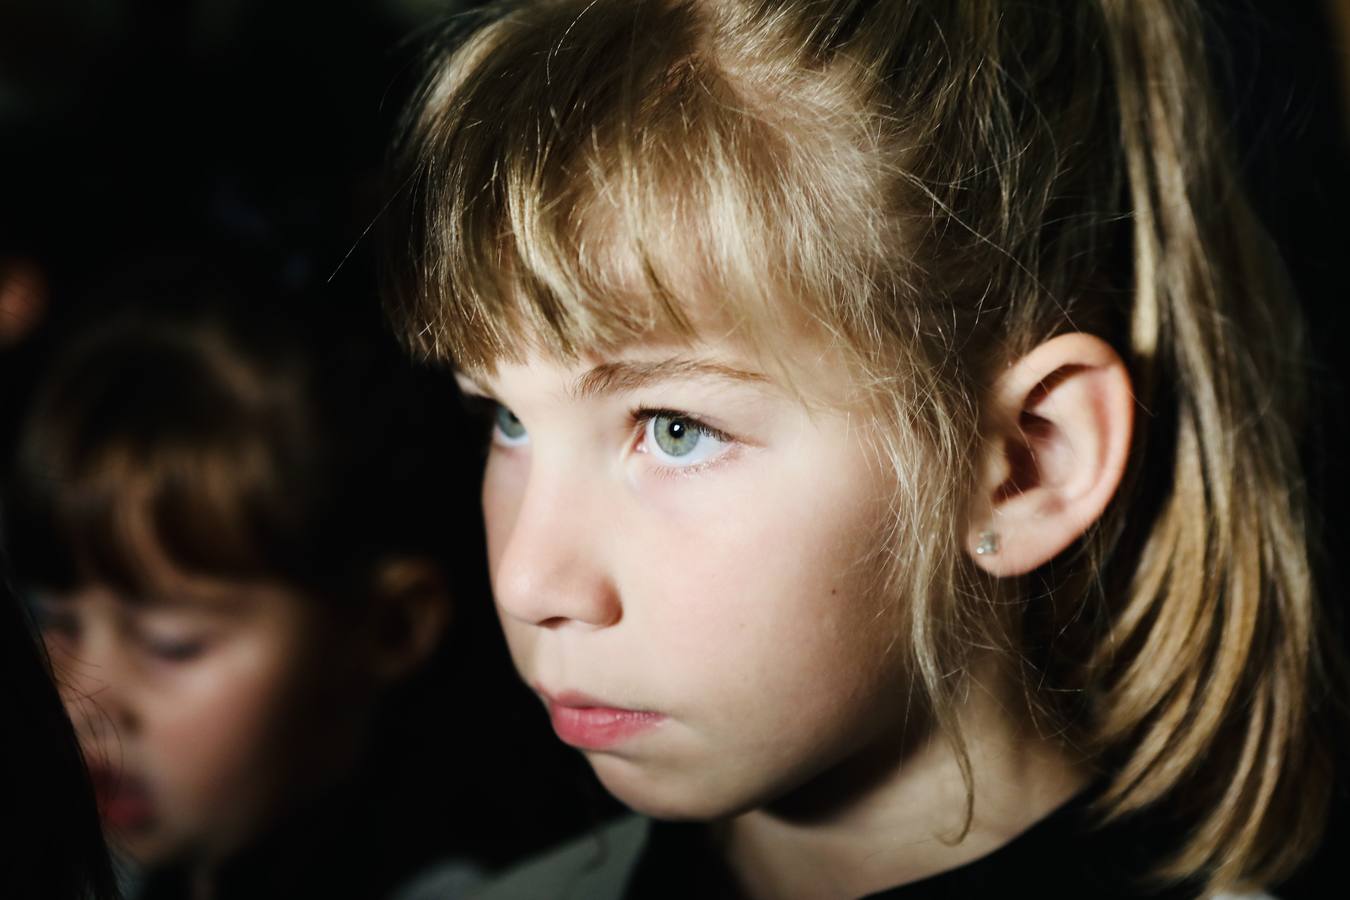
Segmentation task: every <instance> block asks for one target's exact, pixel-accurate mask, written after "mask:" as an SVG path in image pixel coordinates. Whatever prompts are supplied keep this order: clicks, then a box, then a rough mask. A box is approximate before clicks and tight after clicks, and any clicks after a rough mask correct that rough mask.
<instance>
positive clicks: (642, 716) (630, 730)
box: [535, 687, 667, 750]
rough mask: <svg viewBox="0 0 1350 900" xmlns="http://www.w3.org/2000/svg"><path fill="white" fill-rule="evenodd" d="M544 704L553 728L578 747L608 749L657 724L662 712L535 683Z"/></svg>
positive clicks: (659, 722)
mask: <svg viewBox="0 0 1350 900" xmlns="http://www.w3.org/2000/svg"><path fill="white" fill-rule="evenodd" d="M535 690H536V691H537V692H538V693H539V696H541V697H543V698H544V702H545V703H546V704H547V705H548V716H549V719H550V720H551V721H552V723H553V731H554V732H555V733H556V734H557V735H558V737H559V739H561V740H562V742H563V743H565V744H570V745H571V746H573V747H576V748H577V749H579V750H608V749H610V748H612V747H616V746H618V745H619V744H621V743H623V742H625V741H627V740H629V739H631V738H635V737H637V736H638V735H640V734H642V733H644V732H647V731H651V730H652V729H653V728H657V727H658V726H660V725H661V723H663V722H665V721H666V719H667V716H666V715H665V714H663V713H659V712H653V711H651V710H645V709H627V708H624V707H620V706H610V705H608V704H606V703H605V702H604V701H603V700H598V699H596V698H594V697H590V696H587V695H585V694H579V693H576V692H573V691H565V692H562V693H557V694H553V693H550V692H548V691H546V690H544V689H543V688H540V687H536V688H535Z"/></svg>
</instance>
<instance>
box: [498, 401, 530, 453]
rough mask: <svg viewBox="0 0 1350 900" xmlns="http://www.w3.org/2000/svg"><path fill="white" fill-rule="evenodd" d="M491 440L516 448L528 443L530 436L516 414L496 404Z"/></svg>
mask: <svg viewBox="0 0 1350 900" xmlns="http://www.w3.org/2000/svg"><path fill="white" fill-rule="evenodd" d="M492 439H493V440H495V441H496V442H497V443H499V444H505V445H506V446H508V447H518V446H520V445H521V444H523V443H525V442H526V441H528V440H529V439H530V435H529V432H527V431H526V430H525V426H524V425H522V424H521V421H520V419H518V418H516V414H515V413H513V412H511V410H509V409H507V408H506V407H505V406H503V405H502V404H500V403H498V404H496V411H495V412H494V413H493V420H492Z"/></svg>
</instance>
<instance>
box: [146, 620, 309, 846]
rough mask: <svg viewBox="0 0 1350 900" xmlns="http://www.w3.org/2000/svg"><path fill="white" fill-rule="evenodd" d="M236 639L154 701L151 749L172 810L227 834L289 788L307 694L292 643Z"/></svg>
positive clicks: (266, 637)
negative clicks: (293, 733)
mask: <svg viewBox="0 0 1350 900" xmlns="http://www.w3.org/2000/svg"><path fill="white" fill-rule="evenodd" d="M278 638H279V636H278V635H275V634H268V633H266V632H258V633H249V634H244V635H240V636H238V637H235V638H234V639H233V640H231V641H230V642H229V644H228V645H227V646H224V647H221V648H219V649H218V650H217V651H216V652H215V653H213V654H211V655H210V656H208V657H207V658H205V659H203V660H202V661H201V663H199V664H198V665H195V666H193V667H191V669H192V670H191V671H184V672H183V673H181V674H180V675H179V676H177V678H176V679H175V680H174V684H173V686H172V689H171V690H165V691H164V692H163V693H161V694H160V696H159V698H158V700H157V702H156V703H155V705H154V706H153V707H150V708H148V709H147V714H146V723H145V725H146V727H145V731H144V740H143V744H142V746H143V749H144V751H145V753H146V755H147V757H148V759H147V763H148V765H149V766H150V767H151V771H150V772H149V773H148V774H149V775H150V776H151V777H152V778H154V780H155V782H156V786H157V787H159V788H160V789H161V791H162V793H163V795H164V797H163V799H164V801H165V804H166V805H167V806H169V807H170V808H169V809H166V810H165V812H166V813H167V814H169V815H170V816H171V817H173V818H176V819H179V820H180V821H181V822H182V823H183V824H184V825H187V826H189V827H198V828H203V829H206V830H211V831H214V832H217V833H220V834H225V833H232V832H236V831H243V830H247V828H248V827H249V823H251V822H252V821H254V820H256V819H257V818H259V817H260V816H262V815H264V814H265V813H266V812H267V810H268V808H269V807H270V806H271V805H272V804H273V803H274V802H275V801H276V799H277V797H278V795H280V794H282V793H283V792H284V790H285V786H286V782H287V780H288V773H289V770H290V768H291V766H292V757H293V756H294V755H295V754H296V749H295V747H294V746H293V745H292V744H293V741H292V740H291V739H290V736H289V728H288V725H287V723H288V721H290V720H291V719H293V718H295V715H296V713H297V712H298V711H299V708H300V704H301V702H302V700H303V698H302V697H301V696H299V694H300V693H301V691H300V682H301V679H300V677H299V674H298V673H297V671H296V667H297V661H296V659H294V658H293V657H292V656H291V653H292V652H293V651H294V649H295V648H293V647H291V646H290V642H288V641H285V640H280V639H278Z"/></svg>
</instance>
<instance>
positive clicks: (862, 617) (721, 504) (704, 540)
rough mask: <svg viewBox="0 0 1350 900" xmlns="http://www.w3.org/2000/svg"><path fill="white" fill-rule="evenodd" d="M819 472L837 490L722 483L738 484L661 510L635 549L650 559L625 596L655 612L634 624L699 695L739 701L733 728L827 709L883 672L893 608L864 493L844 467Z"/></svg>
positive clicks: (853, 469) (769, 476)
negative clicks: (739, 722)
mask: <svg viewBox="0 0 1350 900" xmlns="http://www.w3.org/2000/svg"><path fill="white" fill-rule="evenodd" d="M825 468H826V471H827V472H829V473H831V474H833V475H834V476H835V477H822V472H821V471H819V470H818V469H817V468H815V467H812V468H811V469H810V470H809V471H794V470H788V471H783V470H781V469H778V470H771V469H768V467H765V469H766V470H765V471H763V472H757V471H756V470H755V469H753V468H747V469H745V470H742V472H731V471H729V472H728V473H727V474H728V475H733V474H734V475H739V476H742V477H736V478H732V477H728V478H726V479H723V483H722V484H720V485H717V484H714V483H712V482H711V481H710V482H709V484H708V485H707V486H706V487H704V486H700V487H699V489H698V492H697V493H695V492H690V493H687V494H686V495H684V496H682V497H679V498H675V497H673V496H672V497H667V498H663V499H665V500H666V501H667V502H668V505H669V507H670V508H669V509H668V510H667V514H666V515H665V516H658V517H656V520H655V521H656V522H657V523H658V524H657V525H656V526H654V527H653V529H652V531H651V532H649V533H646V534H642V535H639V536H638V537H637V538H636V539H637V540H640V541H641V542H642V544H643V545H644V546H646V547H648V548H651V552H649V553H647V554H646V557H645V558H644V559H643V560H642V565H641V566H640V567H634V568H631V569H629V570H628V572H629V575H630V579H629V583H630V585H632V588H631V590H630V591H628V592H627V593H631V594H633V595H635V596H643V595H645V596H648V597H653V598H658V599H657V600H656V601H655V602H650V603H640V604H635V606H634V608H633V609H632V610H631V612H632V614H633V615H635V616H637V617H641V618H642V619H644V622H643V625H644V631H646V633H648V634H650V635H653V636H661V635H665V636H666V639H665V640H664V641H659V640H653V647H654V648H659V647H661V644H662V643H664V648H663V649H661V650H659V651H658V652H660V653H662V655H663V656H664V657H665V663H666V665H667V666H668V667H670V668H674V669H676V670H677V671H680V672H682V673H684V676H685V677H687V678H689V679H691V680H694V681H697V682H700V683H701V685H702V687H703V690H702V693H703V694H704V695H707V694H713V695H715V696H716V695H723V696H726V695H732V696H727V699H728V700H735V699H737V698H739V699H740V700H743V702H744V706H745V707H747V710H738V711H737V713H736V715H738V716H740V715H747V714H748V715H754V716H756V717H764V716H772V717H774V718H791V717H793V716H797V715H799V714H800V713H801V710H802V708H803V705H806V706H808V707H809V706H813V705H815V704H819V705H821V706H822V707H824V706H828V705H829V704H832V703H835V702H836V701H837V698H838V696H839V695H840V694H849V693H856V692H857V691H858V690H860V687H859V686H860V685H863V684H866V683H869V682H871V681H873V680H875V679H876V678H877V677H879V675H878V673H879V672H880V671H882V670H883V669H885V668H886V667H887V666H888V665H889V663H890V660H889V657H888V653H887V648H889V647H890V646H891V645H892V643H893V641H892V639H891V638H892V633H891V631H892V625H893V621H892V620H893V617H892V616H891V609H892V607H891V606H890V605H888V604H886V603H884V602H883V601H882V599H881V598H880V597H879V595H878V594H877V592H876V591H875V590H874V589H873V588H874V585H873V582H872V579H873V577H874V574H875V568H876V567H875V565H874V562H875V555H874V554H875V546H876V541H877V535H878V533H879V532H880V524H881V520H882V519H881V517H882V512H883V510H882V507H881V504H880V503H879V502H878V499H877V497H878V494H879V492H878V491H877V489H876V481H875V479H873V478H871V477H870V476H869V475H868V473H867V470H865V469H862V468H860V464H859V463H858V462H857V461H856V460H843V461H841V462H840V463H839V464H837V465H835V466H832V467H825ZM690 486H691V487H692V485H690ZM784 486H788V487H784ZM673 487H676V488H678V487H681V485H673ZM677 499H678V504H677V502H676V500H677ZM656 505H657V506H658V507H659V505H660V504H656ZM677 505H678V509H679V511H678V512H677V510H676V507H677ZM626 612H628V610H626Z"/></svg>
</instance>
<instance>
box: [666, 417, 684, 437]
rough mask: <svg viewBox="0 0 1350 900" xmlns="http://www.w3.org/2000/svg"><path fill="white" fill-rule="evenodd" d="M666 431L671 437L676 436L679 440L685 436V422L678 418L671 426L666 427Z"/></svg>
mask: <svg viewBox="0 0 1350 900" xmlns="http://www.w3.org/2000/svg"><path fill="white" fill-rule="evenodd" d="M666 432H667V433H668V434H669V435H670V436H671V437H673V438H675V439H676V440H679V439H680V438H682V437H684V423H683V422H681V421H679V420H678V419H677V420H675V421H674V422H671V423H670V427H669V428H667V429H666Z"/></svg>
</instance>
